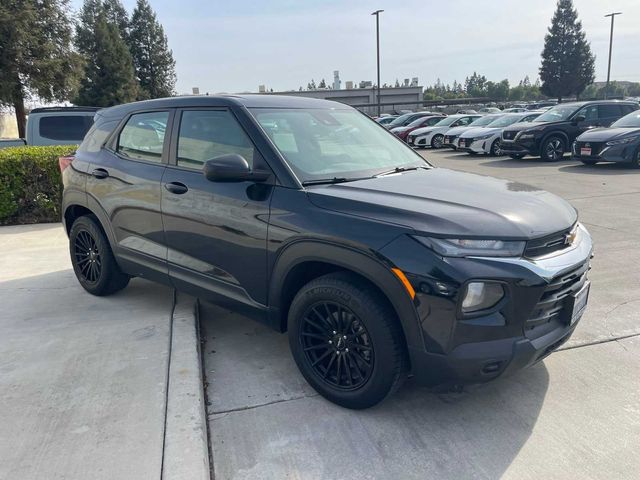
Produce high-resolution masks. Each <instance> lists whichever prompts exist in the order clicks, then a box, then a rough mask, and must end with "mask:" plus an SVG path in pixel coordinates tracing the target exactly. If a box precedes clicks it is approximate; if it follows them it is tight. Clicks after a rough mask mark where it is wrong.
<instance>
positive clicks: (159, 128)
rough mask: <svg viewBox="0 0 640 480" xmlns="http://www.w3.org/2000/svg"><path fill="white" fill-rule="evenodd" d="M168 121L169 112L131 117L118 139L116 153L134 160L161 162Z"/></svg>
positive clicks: (140, 114)
mask: <svg viewBox="0 0 640 480" xmlns="http://www.w3.org/2000/svg"><path fill="white" fill-rule="evenodd" d="M168 121H169V112H148V113H136V114H134V115H131V117H130V118H129V120H128V121H127V123H126V125H125V126H124V128H123V129H122V131H121V132H120V136H119V137H118V148H117V151H118V153H119V154H120V155H123V156H125V157H128V158H131V159H134V160H146V161H148V162H158V163H160V162H162V147H163V145H164V135H165V132H166V130H167V123H168Z"/></svg>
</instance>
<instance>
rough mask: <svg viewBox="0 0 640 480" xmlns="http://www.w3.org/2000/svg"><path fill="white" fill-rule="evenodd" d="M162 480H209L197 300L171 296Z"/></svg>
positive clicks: (182, 296)
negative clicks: (172, 304) (170, 328)
mask: <svg viewBox="0 0 640 480" xmlns="http://www.w3.org/2000/svg"><path fill="white" fill-rule="evenodd" d="M171 322H172V335H171V347H170V358H169V380H168V385H167V407H166V408H167V410H166V420H165V432H164V451H163V460H162V477H161V478H162V480H210V478H211V476H210V469H209V446H208V437H207V421H206V419H207V417H206V412H205V405H204V390H203V383H202V365H201V362H200V342H199V335H198V322H197V300H196V299H195V298H193V297H190V296H188V295H184V294H182V293H175V301H174V308H173V315H172V319H171Z"/></svg>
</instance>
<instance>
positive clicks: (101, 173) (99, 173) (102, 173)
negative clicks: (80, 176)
mask: <svg viewBox="0 0 640 480" xmlns="http://www.w3.org/2000/svg"><path fill="white" fill-rule="evenodd" d="M91 175H93V176H94V177H96V178H98V179H100V180H102V179H103V178H107V177H108V176H109V172H107V171H106V170H105V169H104V168H96V169H95V170H94V171H93V172H91Z"/></svg>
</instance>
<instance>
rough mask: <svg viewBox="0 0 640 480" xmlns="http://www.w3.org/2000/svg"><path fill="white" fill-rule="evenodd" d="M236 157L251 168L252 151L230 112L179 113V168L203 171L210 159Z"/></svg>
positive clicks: (249, 142) (250, 145) (198, 111)
mask: <svg viewBox="0 0 640 480" xmlns="http://www.w3.org/2000/svg"><path fill="white" fill-rule="evenodd" d="M231 153H236V154H238V155H241V156H242V157H244V159H245V160H246V161H247V162H248V163H249V165H250V166H251V165H252V164H253V154H254V147H253V144H252V143H251V141H250V140H249V138H248V137H247V135H246V134H245V133H244V130H242V127H240V125H239V124H238V121H237V120H236V118H235V117H234V116H233V114H231V112H229V111H226V110H193V111H185V112H183V113H182V120H181V121H180V133H179V136H178V165H179V166H181V167H189V168H196V169H200V168H202V165H203V164H204V163H205V162H206V161H207V160H211V159H212V158H215V157H219V156H220V155H226V154H231Z"/></svg>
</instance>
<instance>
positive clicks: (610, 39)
mask: <svg viewBox="0 0 640 480" xmlns="http://www.w3.org/2000/svg"><path fill="white" fill-rule="evenodd" d="M616 15H622V12H612V13H610V14H608V15H605V18H606V17H611V33H610V35H609V66H608V67H607V86H606V87H605V88H604V98H605V99H606V98H607V97H608V96H609V79H610V78H611V49H612V48H613V20H614V19H615V18H616Z"/></svg>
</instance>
